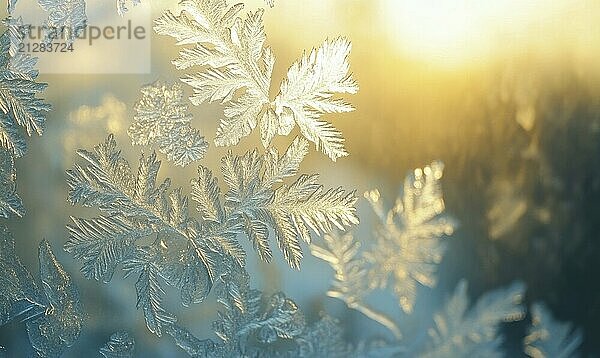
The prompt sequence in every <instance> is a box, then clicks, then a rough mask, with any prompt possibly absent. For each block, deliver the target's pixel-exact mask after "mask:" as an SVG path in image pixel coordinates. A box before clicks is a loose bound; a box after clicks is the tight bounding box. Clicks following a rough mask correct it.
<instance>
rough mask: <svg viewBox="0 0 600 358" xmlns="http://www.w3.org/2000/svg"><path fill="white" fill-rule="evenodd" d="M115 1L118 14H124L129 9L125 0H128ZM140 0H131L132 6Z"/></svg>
mask: <svg viewBox="0 0 600 358" xmlns="http://www.w3.org/2000/svg"><path fill="white" fill-rule="evenodd" d="M116 1H117V13H118V14H119V15H120V16H123V15H125V13H126V12H127V11H129V8H128V7H127V1H128V0H116ZM140 2H141V1H140V0H131V4H132V5H133V6H136V5H137V4H139V3H140Z"/></svg>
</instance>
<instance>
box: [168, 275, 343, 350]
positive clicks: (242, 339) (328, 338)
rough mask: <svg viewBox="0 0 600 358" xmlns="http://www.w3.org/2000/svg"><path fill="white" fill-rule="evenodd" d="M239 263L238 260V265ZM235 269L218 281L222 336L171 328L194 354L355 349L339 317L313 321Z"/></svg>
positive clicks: (218, 331) (216, 325)
mask: <svg viewBox="0 0 600 358" xmlns="http://www.w3.org/2000/svg"><path fill="white" fill-rule="evenodd" d="M234 267H238V266H234ZM248 279H249V277H248V273H247V272H245V270H243V269H240V268H239V267H238V269H234V270H232V271H230V272H229V273H228V274H227V275H226V276H223V277H222V279H221V280H220V281H219V282H218V283H217V300H218V301H219V303H220V304H221V306H222V307H223V310H222V311H220V312H219V313H218V319H217V320H216V321H215V322H213V328H214V330H215V333H216V335H217V337H218V341H217V342H215V341H213V340H211V339H198V338H196V337H194V336H193V335H192V334H191V333H190V332H189V331H187V330H186V329H184V328H182V327H179V326H176V325H173V326H172V327H171V329H170V331H169V334H170V335H171V336H172V337H173V339H174V340H175V343H176V344H177V345H178V346H179V347H180V348H182V349H183V350H184V351H185V352H186V353H188V354H189V355H190V356H192V357H259V356H260V357H262V356H265V357H267V356H268V357H325V356H327V357H344V356H346V355H345V354H346V353H348V352H349V350H348V348H349V347H348V345H347V344H346V343H344V341H343V339H342V334H341V330H340V328H339V327H338V325H337V322H336V321H334V320H333V319H331V318H329V317H327V316H325V317H323V318H322V319H321V320H320V321H318V322H317V323H315V324H314V325H312V326H309V325H306V323H305V319H304V315H303V314H302V313H301V312H300V310H299V309H298V307H297V306H296V304H295V303H294V301H292V300H291V299H290V298H288V297H286V296H285V295H284V294H283V293H275V294H273V295H271V296H265V295H263V293H262V292H260V291H258V290H253V289H251V288H250V287H249V284H248Z"/></svg>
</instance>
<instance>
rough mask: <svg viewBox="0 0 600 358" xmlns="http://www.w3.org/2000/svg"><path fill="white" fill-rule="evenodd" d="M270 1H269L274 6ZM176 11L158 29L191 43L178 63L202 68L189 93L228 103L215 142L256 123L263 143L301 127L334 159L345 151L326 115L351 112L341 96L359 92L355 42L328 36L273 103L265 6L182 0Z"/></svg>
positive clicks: (294, 69) (231, 139) (188, 79)
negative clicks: (248, 8) (352, 61)
mask: <svg viewBox="0 0 600 358" xmlns="http://www.w3.org/2000/svg"><path fill="white" fill-rule="evenodd" d="M270 5H271V3H270ZM180 8H181V11H180V13H179V14H178V15H176V14H174V13H172V12H170V11H167V12H166V13H165V14H164V15H163V16H162V17H160V18H159V19H157V20H156V21H155V25H154V30H155V31H156V32H157V33H158V34H161V35H168V36H171V37H173V38H175V39H176V40H177V44H178V45H194V47H186V48H184V49H183V50H181V52H180V54H179V57H178V58H176V59H175V60H173V64H174V65H175V66H176V67H177V68H178V69H181V70H188V69H191V68H196V67H200V72H196V73H192V74H187V75H185V76H184V77H183V78H182V81H183V82H185V83H187V84H189V85H190V86H191V87H192V88H193V89H194V95H193V96H192V97H191V98H190V99H191V101H192V103H194V104H195V105H200V104H202V103H204V102H206V101H220V102H221V103H223V104H224V105H225V109H224V112H223V113H224V117H225V118H224V119H222V120H221V123H220V126H219V129H218V131H217V136H216V138H215V144H216V145H218V146H230V145H235V144H237V143H238V142H239V141H240V139H241V138H243V137H245V136H247V135H249V134H250V132H251V131H252V130H253V129H254V128H256V127H257V126H259V128H260V133H261V140H262V142H263V145H264V146H265V148H267V147H268V146H269V144H270V143H271V141H272V139H273V138H274V136H275V135H278V134H279V135H288V134H290V132H291V131H292V129H293V128H294V127H295V125H296V124H297V125H298V127H299V129H300V132H301V133H302V135H303V136H304V137H305V138H306V139H308V140H310V141H311V142H313V143H315V145H316V147H317V148H318V149H320V150H321V151H323V153H325V154H327V155H328V156H329V157H330V158H331V159H332V160H336V159H337V158H339V157H342V156H345V155H347V154H348V153H347V152H346V149H345V148H344V144H343V142H344V139H343V137H342V135H341V133H340V132H339V131H338V130H337V129H335V128H334V127H333V126H332V125H331V124H330V123H328V122H326V121H323V120H322V119H321V116H322V115H323V114H327V113H341V112H349V111H352V110H353V108H352V106H350V105H349V104H348V103H346V102H344V101H343V100H341V99H337V98H334V95H335V94H336V93H356V92H357V91H358V85H357V84H356V82H355V81H354V80H353V79H352V76H351V75H350V74H349V64H348V54H349V52H350V47H351V46H350V42H349V41H347V40H346V39H344V38H337V39H334V40H327V41H325V42H324V43H323V44H322V45H321V46H320V47H319V48H318V49H313V50H312V51H311V52H310V53H309V54H304V55H303V56H302V58H301V59H300V60H299V61H297V62H296V63H294V64H293V65H292V66H291V67H290V69H289V71H288V74H287V78H286V79H285V80H284V81H283V82H282V84H281V88H280V92H279V94H278V95H277V96H276V98H275V99H274V100H271V98H270V97H269V93H270V91H271V80H272V79H271V75H272V72H273V66H274V63H275V57H274V55H273V53H272V51H271V49H270V48H269V47H267V46H265V41H266V34H265V31H264V25H263V19H262V17H263V13H264V12H263V10H258V11H256V12H249V13H248V14H247V16H246V17H245V19H244V20H242V18H241V17H240V16H238V15H239V13H240V11H241V10H242V8H243V4H241V3H238V4H236V5H233V6H231V7H230V6H228V5H227V3H226V2H225V1H224V0H197V1H191V0H183V1H181V3H180Z"/></svg>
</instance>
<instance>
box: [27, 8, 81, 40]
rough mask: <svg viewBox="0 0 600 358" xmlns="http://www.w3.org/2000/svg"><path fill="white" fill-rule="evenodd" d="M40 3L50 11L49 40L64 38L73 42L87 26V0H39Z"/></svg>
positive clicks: (47, 27) (47, 35) (47, 34)
mask: <svg viewBox="0 0 600 358" xmlns="http://www.w3.org/2000/svg"><path fill="white" fill-rule="evenodd" d="M38 3H39V5H40V7H41V8H42V9H44V11H47V12H48V19H47V20H46V23H45V26H46V29H47V33H46V38H47V40H49V41H51V40H53V39H63V38H64V39H66V40H67V41H69V42H73V41H75V38H76V37H77V36H78V35H79V34H80V33H81V32H82V31H83V30H84V29H85V27H86V26H87V16H86V13H85V0H38Z"/></svg>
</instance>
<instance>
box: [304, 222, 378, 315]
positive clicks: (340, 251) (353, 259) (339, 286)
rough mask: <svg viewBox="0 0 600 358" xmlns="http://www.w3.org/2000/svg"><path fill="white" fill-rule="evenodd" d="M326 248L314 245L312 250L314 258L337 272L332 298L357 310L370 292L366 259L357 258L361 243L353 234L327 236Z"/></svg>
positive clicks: (332, 288)
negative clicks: (327, 264) (322, 261)
mask: <svg viewBox="0 0 600 358" xmlns="http://www.w3.org/2000/svg"><path fill="white" fill-rule="evenodd" d="M324 241H325V244H326V246H324V247H321V246H318V245H316V244H312V245H311V247H310V249H311V252H312V254H313V255H314V256H316V257H318V258H320V259H322V260H324V261H326V262H327V263H329V265H331V267H332V268H333V269H334V271H335V277H334V281H333V283H332V287H331V289H329V291H328V292H327V295H328V296H330V297H335V298H339V299H341V300H342V301H344V302H346V304H347V305H348V306H349V307H350V308H355V307H356V306H357V305H359V304H360V302H362V300H363V298H364V296H365V295H366V294H367V293H368V292H369V285H368V282H367V269H366V265H365V262H364V259H362V258H359V257H357V256H358V252H359V250H360V243H359V242H356V241H354V238H353V237H352V235H351V234H345V235H343V236H342V237H338V236H337V235H325V237H324Z"/></svg>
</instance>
